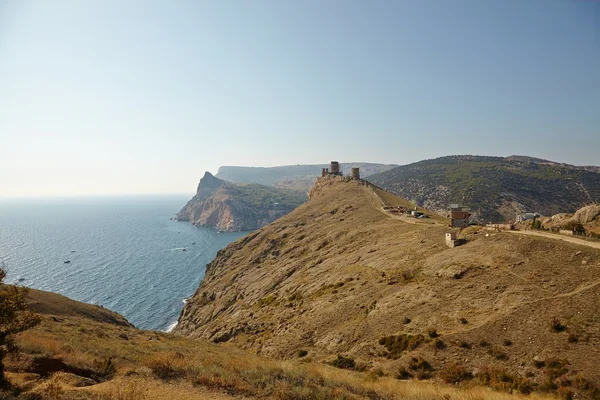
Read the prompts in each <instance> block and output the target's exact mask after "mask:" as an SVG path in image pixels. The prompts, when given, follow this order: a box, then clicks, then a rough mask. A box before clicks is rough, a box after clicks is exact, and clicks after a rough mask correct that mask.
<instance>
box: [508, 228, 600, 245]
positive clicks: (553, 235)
mask: <svg viewBox="0 0 600 400" xmlns="http://www.w3.org/2000/svg"><path fill="white" fill-rule="evenodd" d="M507 232H509V233H516V234H517V235H530V236H542V237H546V238H549V239H555V240H563V241H565V242H569V243H574V244H579V245H582V246H587V247H592V248H594V249H600V242H588V241H587V240H583V239H577V238H574V237H571V236H564V235H559V234H556V233H547V232H537V231H507Z"/></svg>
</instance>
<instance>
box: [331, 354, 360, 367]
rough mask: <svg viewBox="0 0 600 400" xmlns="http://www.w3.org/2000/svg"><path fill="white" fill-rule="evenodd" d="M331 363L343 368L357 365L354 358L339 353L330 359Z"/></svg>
mask: <svg viewBox="0 0 600 400" xmlns="http://www.w3.org/2000/svg"><path fill="white" fill-rule="evenodd" d="M329 365H332V366H334V367H336V368H341V369H354V368H355V367H356V363H355V362H354V358H350V357H344V356H343V355H341V354H338V356H337V358H336V359H335V360H333V361H330V362H329Z"/></svg>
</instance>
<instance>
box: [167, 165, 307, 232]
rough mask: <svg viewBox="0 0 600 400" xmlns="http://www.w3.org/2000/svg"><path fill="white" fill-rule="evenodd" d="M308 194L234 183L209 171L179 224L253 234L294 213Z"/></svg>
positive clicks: (180, 218) (182, 214) (178, 215)
mask: <svg viewBox="0 0 600 400" xmlns="http://www.w3.org/2000/svg"><path fill="white" fill-rule="evenodd" d="M305 200H306V195H305V194H303V193H301V192H297V191H292V190H287V189H277V188H274V187H269V186H264V185H258V184H249V185H241V184H233V183H230V182H226V181H224V180H221V179H218V178H215V177H214V176H213V175H211V173H210V172H206V173H205V174H204V177H203V178H202V179H201V180H200V183H199V184H198V189H197V191H196V195H195V196H194V197H193V198H192V199H191V200H190V201H189V202H188V203H187V204H186V205H185V207H183V209H182V210H181V211H180V212H179V213H178V214H177V219H178V220H179V221H189V222H191V223H192V224H194V225H198V226H208V227H214V228H217V229H219V230H221V231H251V230H254V229H257V228H260V227H261V226H264V225H266V224H268V223H269V222H271V221H274V220H276V219H277V218H280V217H282V216H284V215H285V214H287V213H289V212H290V211H292V210H293V209H294V208H296V207H297V206H298V205H300V204H302V202H304V201H305Z"/></svg>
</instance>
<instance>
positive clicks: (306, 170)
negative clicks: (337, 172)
mask: <svg viewBox="0 0 600 400" xmlns="http://www.w3.org/2000/svg"><path fill="white" fill-rule="evenodd" d="M397 166H398V165H396V164H376V163H363V162H351V163H344V162H340V167H341V171H342V173H343V174H344V175H349V174H350V171H351V169H352V168H356V167H358V168H360V174H361V176H362V177H363V178H364V177H367V176H370V175H373V174H377V173H380V172H384V171H387V170H390V169H392V168H395V167H397ZM323 168H329V164H315V165H283V166H278V167H236V166H222V167H219V171H218V172H217V174H216V177H217V178H220V179H224V180H226V181H229V182H235V183H260V184H262V185H268V186H276V187H282V188H288V189H295V190H302V191H305V192H308V191H309V190H310V188H311V187H312V185H313V184H314V182H315V179H316V178H317V177H319V176H321V170H322V169H323Z"/></svg>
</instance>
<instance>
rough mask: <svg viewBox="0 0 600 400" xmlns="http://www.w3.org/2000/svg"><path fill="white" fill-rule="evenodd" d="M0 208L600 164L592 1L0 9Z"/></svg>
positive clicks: (53, 4) (14, 4) (597, 35)
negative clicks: (257, 182)
mask: <svg viewBox="0 0 600 400" xmlns="http://www.w3.org/2000/svg"><path fill="white" fill-rule="evenodd" d="M0 150H1V155H0V196H22V195H28V196H29V195H31V196H34V195H64V194H68V195H70V194H93V193H145V192H146V193H147V192H150V193H157V192H190V193H192V192H193V191H194V190H195V187H196V184H197V182H198V180H199V178H200V177H201V176H202V173H203V172H204V171H205V170H210V171H212V172H213V173H216V170H217V168H218V166H220V165H253V166H273V165H282V164H297V163H323V162H328V161H329V160H330V159H337V160H340V161H342V162H343V161H370V162H385V163H398V164H404V163H409V162H413V161H418V160H421V159H425V158H434V157H438V156H443V155H449V154H485V155H510V154H526V155H531V156H537V157H542V158H548V159H552V160H556V161H561V162H568V163H574V164H596V165H598V164H600V3H598V2H593V1H585V0H579V1H578V0H572V1H568V0H514V1H508V0H502V1H500V0H499V1H484V0H472V1H460V0H451V1H448V0H438V1H427V0H425V1H423V0H413V1H401V0H395V1H392V0H387V1H385V0H381V1H346V0H325V1H324V0H319V1H307V0H302V1H283V0H273V1H260V0H253V1H235V2H234V1H223V0H215V1H213V2H204V1H167V0H164V1H139V2H135V1H121V0H119V1H110V0H103V1H94V2H92V1H85V0H80V1H62V0H55V1H47V0H38V1H28V0H14V1H6V0H0Z"/></svg>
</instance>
